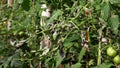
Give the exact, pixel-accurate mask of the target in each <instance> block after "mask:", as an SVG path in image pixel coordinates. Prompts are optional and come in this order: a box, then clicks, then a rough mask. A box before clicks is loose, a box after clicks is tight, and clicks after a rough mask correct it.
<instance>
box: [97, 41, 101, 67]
mask: <svg viewBox="0 0 120 68" xmlns="http://www.w3.org/2000/svg"><path fill="white" fill-rule="evenodd" d="M100 64H101V41H99V45H98V60H97V65H100Z"/></svg>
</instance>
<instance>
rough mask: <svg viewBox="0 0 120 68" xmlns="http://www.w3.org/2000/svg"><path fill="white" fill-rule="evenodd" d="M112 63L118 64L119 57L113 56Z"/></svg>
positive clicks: (119, 62) (119, 61)
mask: <svg viewBox="0 0 120 68" xmlns="http://www.w3.org/2000/svg"><path fill="white" fill-rule="evenodd" d="M113 62H114V63H115V64H120V56H119V55H117V56H115V57H114V59H113Z"/></svg>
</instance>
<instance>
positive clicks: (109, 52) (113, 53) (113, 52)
mask: <svg viewBox="0 0 120 68" xmlns="http://www.w3.org/2000/svg"><path fill="white" fill-rule="evenodd" d="M116 54H117V51H116V50H115V49H113V47H108V48H107V55H108V56H110V57H115V56H116Z"/></svg>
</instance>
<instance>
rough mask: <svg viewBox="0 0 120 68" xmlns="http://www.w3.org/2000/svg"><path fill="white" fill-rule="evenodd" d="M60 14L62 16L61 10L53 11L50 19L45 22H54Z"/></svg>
mask: <svg viewBox="0 0 120 68" xmlns="http://www.w3.org/2000/svg"><path fill="white" fill-rule="evenodd" d="M62 14H63V11H61V10H56V11H54V12H53V15H52V17H51V18H50V19H49V20H48V21H47V23H51V22H53V21H54V20H56V19H57V18H58V16H60V15H62Z"/></svg>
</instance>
